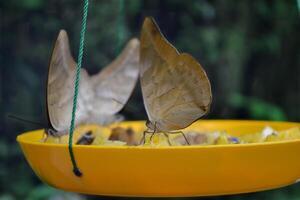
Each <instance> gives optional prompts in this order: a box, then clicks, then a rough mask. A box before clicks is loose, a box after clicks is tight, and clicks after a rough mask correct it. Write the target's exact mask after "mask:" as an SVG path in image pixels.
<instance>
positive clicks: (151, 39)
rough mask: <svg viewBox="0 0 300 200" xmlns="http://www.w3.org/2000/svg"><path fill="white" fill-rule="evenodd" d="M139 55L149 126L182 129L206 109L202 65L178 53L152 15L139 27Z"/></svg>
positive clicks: (207, 85)
mask: <svg viewBox="0 0 300 200" xmlns="http://www.w3.org/2000/svg"><path fill="white" fill-rule="evenodd" d="M140 57H141V58H140V81H141V87H142V93H143V99H144V104H145V107H146V111H147V114H148V117H149V120H150V122H151V123H150V127H149V128H152V129H153V127H154V124H155V126H156V129H158V130H159V131H172V130H178V129H182V128H185V127H187V126H189V125H190V124H191V123H193V122H194V121H195V120H197V119H198V118H200V117H202V116H203V115H204V114H206V113H207V112H208V110H209V107H210V104H211V100H212V94H211V86H210V82H209V80H208V78H207V75H206V73H205V71H204V69H203V68H202V67H201V65H200V64H199V63H198V62H197V61H196V60H195V59H194V58H193V57H192V56H190V55H188V54H185V53H183V54H180V53H178V51H177V50H176V49H175V47H173V46H172V45H171V44H170V43H169V42H168V41H167V40H166V39H165V38H164V36H163V35H162V33H161V32H160V30H159V28H158V26H157V25H156V23H155V22H154V20H153V19H152V18H146V19H145V21H144V24H143V27H142V34H141V48H140ZM151 124H152V125H151Z"/></svg>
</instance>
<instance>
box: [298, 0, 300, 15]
mask: <svg viewBox="0 0 300 200" xmlns="http://www.w3.org/2000/svg"><path fill="white" fill-rule="evenodd" d="M297 6H298V11H299V14H300V0H297Z"/></svg>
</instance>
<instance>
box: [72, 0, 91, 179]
mask: <svg viewBox="0 0 300 200" xmlns="http://www.w3.org/2000/svg"><path fill="white" fill-rule="evenodd" d="M88 6H89V1H88V0H84V6H83V17H82V25H81V31H80V44H79V54H78V64H77V66H76V79H75V86H74V97H73V109H72V119H71V125H70V136H69V153H70V157H71V161H72V165H73V172H74V174H75V175H76V176H81V175H82V173H81V172H80V170H79V168H78V167H77V164H76V160H75V156H74V152H73V149H72V146H73V142H72V141H73V133H74V127H75V114H76V108H77V96H78V87H79V81H80V69H81V63H82V56H83V48H84V36H85V30H86V19H87V14H88Z"/></svg>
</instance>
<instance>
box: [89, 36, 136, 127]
mask: <svg viewBox="0 0 300 200" xmlns="http://www.w3.org/2000/svg"><path fill="white" fill-rule="evenodd" d="M138 73H139V40H138V39H132V40H130V41H129V42H128V44H127V45H126V47H125V49H124V50H123V51H122V52H121V54H120V55H119V56H118V57H117V58H116V59H115V60H114V61H113V62H112V63H111V64H109V65H108V66H107V67H105V68H104V69H103V70H102V71H101V72H100V73H99V74H97V75H94V76H93V77H92V79H91V81H92V85H93V88H94V94H95V98H94V100H93V102H92V105H93V110H91V112H97V113H101V116H99V115H98V116H99V117H100V118H101V117H102V119H99V120H100V121H103V120H104V121H105V119H104V118H108V117H109V116H114V115H115V114H116V113H117V112H119V111H120V110H121V109H122V108H123V107H124V105H125V104H126V102H127V101H128V99H129V97H130V95H131V93H132V91H133V89H134V87H135V84H136V81H137V78H138ZM99 120H98V121H99Z"/></svg>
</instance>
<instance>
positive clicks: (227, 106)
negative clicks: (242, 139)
mask: <svg viewBox="0 0 300 200" xmlns="http://www.w3.org/2000/svg"><path fill="white" fill-rule="evenodd" d="M0 6H1V10H0V11H1V18H0V20H1V21H0V22H1V32H0V34H1V35H0V37H1V40H0V44H1V46H0V52H1V53H0V133H1V134H0V200H13V199H28V200H40V199H51V200H60V199H72V200H75V199H85V198H86V199H101V198H102V197H82V196H78V195H75V194H70V193H65V192H62V191H58V190H55V189H53V188H50V187H48V186H46V185H44V184H43V183H41V182H40V181H39V180H38V179H37V178H36V176H35V175H34V174H33V172H32V171H31V169H30V167H29V166H28V164H27V163H26V161H25V159H24V157H23V155H22V153H21V151H20V148H19V146H18V145H17V144H16V142H15V138H16V136H17V135H18V134H20V133H22V132H24V131H27V130H32V129H37V128H42V127H41V126H35V125H33V124H26V123H20V122H18V121H14V120H11V119H9V118H8V117H7V115H9V114H13V115H17V116H20V117H23V118H25V119H30V120H34V121H38V122H41V123H43V124H45V125H46V124H47V120H46V113H45V112H46V110H45V82H46V77H47V68H48V62H49V59H50V54H51V51H52V48H53V45H54V41H55V39H56V37H57V34H58V32H59V30H60V29H62V28H63V29H66V30H67V32H68V34H69V37H70V43H71V48H72V52H73V56H74V58H75V59H76V58H77V53H78V44H79V32H80V24H81V16H82V15H81V14H82V1H78V0H76V1H75V0H51V1H43V0H22V1H20V0H9V1H1V2H0ZM148 15H151V16H153V17H154V18H155V19H156V21H157V23H158V24H159V26H160V28H161V30H162V32H163V33H164V34H165V36H166V37H167V38H168V39H169V40H170V42H171V43H172V44H174V45H175V46H176V47H177V48H178V50H179V51H180V52H188V53H190V54H192V55H193V56H194V57H196V58H197V59H198V60H199V61H200V63H201V64H202V65H203V67H204V68H205V70H206V71H207V74H208V77H209V78H210V80H211V84H212V90H213V104H212V109H211V112H210V114H209V115H207V116H206V117H205V118H212V119H232V118H236V119H264V120H280V121H298V122H299V121H300V78H299V77H300V13H299V11H298V9H297V1H296V0H290V1H282V0H273V1H268V0H256V1H233V0H228V1H222V0H212V1H210V0H186V1H182V0H165V1H159V0H144V1H142V0H112V1H108V0H91V1H90V9H89V16H88V25H87V34H86V49H85V56H84V58H83V67H85V68H86V69H87V70H88V71H89V73H90V74H93V73H96V72H98V71H99V70H100V69H101V68H102V67H104V66H105V65H107V64H108V63H109V62H111V61H112V59H114V58H115V57H116V56H117V54H118V52H119V51H118V49H120V48H122V47H123V45H124V44H125V43H126V41H127V40H128V39H129V38H130V37H139V32H140V28H141V24H142V22H143V19H144V17H145V16H148ZM122 113H123V114H124V115H125V117H126V118H127V119H130V120H136V119H146V115H145V110H144V107H143V104H142V99H141V94H140V88H139V86H137V88H136V90H135V92H134V95H133V96H132V98H131V99H130V101H129V105H128V106H126V107H125V108H124V110H123V111H122ZM282 173H284V172H282ZM103 198H104V197H103ZM203 199H206V198H203ZM208 199H233V200H235V199H268V200H269V199H274V200H285V199H288V200H296V199H300V185H299V184H296V185H293V186H289V187H285V188H283V189H278V190H273V191H268V192H259V193H253V194H247V195H239V196H227V197H214V198H208Z"/></svg>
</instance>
